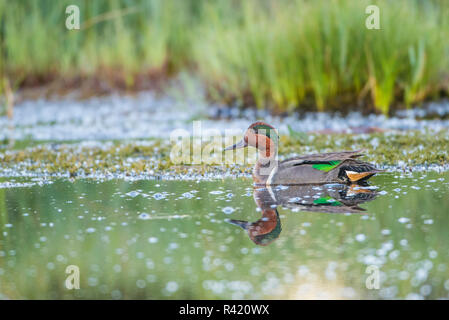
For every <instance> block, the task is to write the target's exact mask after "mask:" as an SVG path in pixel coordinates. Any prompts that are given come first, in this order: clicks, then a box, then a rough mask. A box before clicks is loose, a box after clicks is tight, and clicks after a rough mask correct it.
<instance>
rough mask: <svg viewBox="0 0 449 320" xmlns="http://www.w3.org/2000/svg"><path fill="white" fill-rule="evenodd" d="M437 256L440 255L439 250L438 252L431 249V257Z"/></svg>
mask: <svg viewBox="0 0 449 320" xmlns="http://www.w3.org/2000/svg"><path fill="white" fill-rule="evenodd" d="M436 257H438V252H436V251H435V250H431V251H430V252H429V258H430V259H435V258H436Z"/></svg>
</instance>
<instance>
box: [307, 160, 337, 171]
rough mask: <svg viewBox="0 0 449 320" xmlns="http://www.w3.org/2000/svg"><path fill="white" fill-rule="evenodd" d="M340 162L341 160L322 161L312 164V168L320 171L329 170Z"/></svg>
mask: <svg viewBox="0 0 449 320" xmlns="http://www.w3.org/2000/svg"><path fill="white" fill-rule="evenodd" d="M340 163H341V160H335V161H327V162H323V163H317V164H314V165H313V166H312V167H313V168H314V169H317V170H320V171H325V172H329V171H331V170H332V169H333V168H335V167H336V166H338V165H339V164H340Z"/></svg>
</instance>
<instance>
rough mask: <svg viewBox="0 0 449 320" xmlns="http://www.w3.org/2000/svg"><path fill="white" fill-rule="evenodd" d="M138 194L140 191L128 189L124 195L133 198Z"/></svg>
mask: <svg viewBox="0 0 449 320" xmlns="http://www.w3.org/2000/svg"><path fill="white" fill-rule="evenodd" d="M139 194H140V192H138V191H130V192H128V193H127V194H126V195H127V196H128V197H131V198H135V197H137V196H138V195H139Z"/></svg>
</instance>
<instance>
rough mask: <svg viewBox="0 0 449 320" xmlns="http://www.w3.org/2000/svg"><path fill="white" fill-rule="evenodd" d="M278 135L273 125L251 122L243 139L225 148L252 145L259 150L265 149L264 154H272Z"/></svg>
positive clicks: (230, 148)
mask: <svg viewBox="0 0 449 320" xmlns="http://www.w3.org/2000/svg"><path fill="white" fill-rule="evenodd" d="M278 140H279V136H278V132H277V130H276V128H275V127H273V126H272V125H269V124H268V123H265V122H262V121H258V122H254V123H253V124H251V125H250V126H249V127H248V129H246V131H245V134H244V135H243V139H242V140H240V141H239V142H237V143H236V144H234V145H232V146H229V147H227V148H225V150H234V149H240V148H245V147H248V146H250V147H254V148H257V149H258V150H259V151H265V153H266V155H267V156H269V155H272V154H273V151H275V150H276V147H277V145H278V142H279V141H278Z"/></svg>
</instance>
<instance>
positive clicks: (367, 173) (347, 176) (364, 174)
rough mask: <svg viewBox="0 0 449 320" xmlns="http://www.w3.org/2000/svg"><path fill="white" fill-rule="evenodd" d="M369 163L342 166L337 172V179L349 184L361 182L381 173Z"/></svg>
mask: <svg viewBox="0 0 449 320" xmlns="http://www.w3.org/2000/svg"><path fill="white" fill-rule="evenodd" d="M382 171H383V170H379V169H377V168H376V167H374V166H373V165H371V164H370V163H366V162H356V163H348V164H345V165H342V166H341V167H340V170H339V174H338V175H339V177H340V178H342V179H343V180H346V181H347V182H350V183H355V182H363V181H366V180H368V179H369V178H371V177H372V176H374V175H375V174H376V173H379V172H382Z"/></svg>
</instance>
